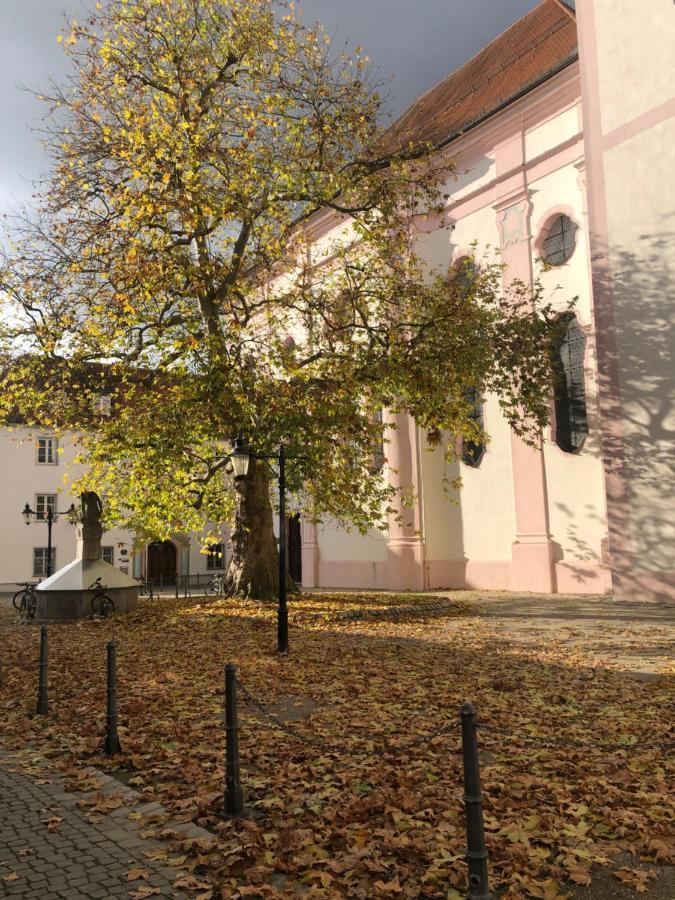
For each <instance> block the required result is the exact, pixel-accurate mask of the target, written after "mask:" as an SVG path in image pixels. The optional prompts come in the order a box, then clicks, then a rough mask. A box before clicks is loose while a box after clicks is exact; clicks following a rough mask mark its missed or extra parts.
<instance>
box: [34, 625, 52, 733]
mask: <svg viewBox="0 0 675 900" xmlns="http://www.w3.org/2000/svg"><path fill="white" fill-rule="evenodd" d="M48 649H49V648H48V644H47V626H46V625H43V626H42V627H41V628H40V670H39V673H38V693H37V710H36V712H37V714H38V715H39V716H46V715H47V713H48V712H49V694H48V686H47V664H48V663H47V653H48Z"/></svg>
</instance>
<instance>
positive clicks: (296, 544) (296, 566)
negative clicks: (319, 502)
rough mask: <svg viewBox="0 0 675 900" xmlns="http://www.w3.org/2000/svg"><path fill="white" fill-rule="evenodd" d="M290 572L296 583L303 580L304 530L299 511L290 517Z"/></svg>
mask: <svg viewBox="0 0 675 900" xmlns="http://www.w3.org/2000/svg"><path fill="white" fill-rule="evenodd" d="M288 574H289V575H290V576H291V578H292V579H293V581H294V582H295V583H296V584H300V583H301V582H302V532H301V529H300V516H299V515H297V513H296V515H294V516H290V517H289V519H288Z"/></svg>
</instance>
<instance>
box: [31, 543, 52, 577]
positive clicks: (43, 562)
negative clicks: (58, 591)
mask: <svg viewBox="0 0 675 900" xmlns="http://www.w3.org/2000/svg"><path fill="white" fill-rule="evenodd" d="M47 552H48V551H47V547H33V578H46V577H47V559H48V556H47ZM51 570H52V572H55V571H56V547H52V565H51Z"/></svg>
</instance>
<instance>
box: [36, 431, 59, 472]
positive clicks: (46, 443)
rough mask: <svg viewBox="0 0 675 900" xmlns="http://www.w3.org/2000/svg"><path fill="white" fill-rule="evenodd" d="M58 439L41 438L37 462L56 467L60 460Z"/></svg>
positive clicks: (39, 439) (38, 441)
mask: <svg viewBox="0 0 675 900" xmlns="http://www.w3.org/2000/svg"><path fill="white" fill-rule="evenodd" d="M56 449H57V447H56V438H53V437H41V438H38V439H37V456H36V460H37V462H38V463H40V465H45V466H55V465H56V463H57V460H58V454H57V452H56Z"/></svg>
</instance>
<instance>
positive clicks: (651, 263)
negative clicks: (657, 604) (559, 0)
mask: <svg viewBox="0 0 675 900" xmlns="http://www.w3.org/2000/svg"><path fill="white" fill-rule="evenodd" d="M578 6H579V44H580V55H581V89H582V98H583V123H584V135H585V144H586V157H587V171H588V215H589V222H590V246H591V260H592V281H593V295H594V298H595V301H594V302H595V322H596V328H597V333H598V341H597V345H598V361H599V369H600V373H601V379H600V411H601V415H602V425H603V444H604V457H603V461H604V471H605V479H606V484H607V506H608V515H609V545H610V550H611V556H612V575H613V586H614V591H615V593H616V595H617V597H620V598H622V599H631V600H670V601H671V602H672V601H674V600H675V478H674V473H675V354H674V353H673V349H674V347H675V336H674V334H673V308H674V304H675V290H674V285H675V239H674V230H675V229H674V226H675V178H674V177H673V173H674V172H675V88H674V85H675V54H674V53H673V47H675V6H674V5H673V3H672V2H671V0H650V2H649V3H644V4H643V3H635V2H633V0H583V2H581V3H579V4H578Z"/></svg>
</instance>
